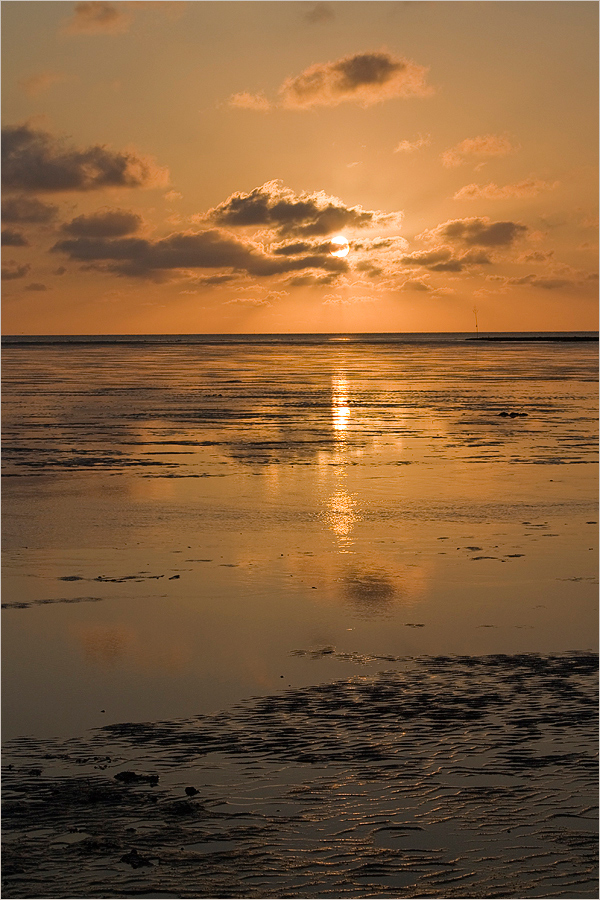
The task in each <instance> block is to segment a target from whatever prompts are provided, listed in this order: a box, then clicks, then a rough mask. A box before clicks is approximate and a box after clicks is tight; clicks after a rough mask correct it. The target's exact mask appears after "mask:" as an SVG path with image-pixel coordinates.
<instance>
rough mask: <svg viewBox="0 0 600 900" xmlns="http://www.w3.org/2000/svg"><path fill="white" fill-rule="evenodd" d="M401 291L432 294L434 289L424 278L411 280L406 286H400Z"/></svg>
mask: <svg viewBox="0 0 600 900" xmlns="http://www.w3.org/2000/svg"><path fill="white" fill-rule="evenodd" d="M400 290H401V291H421V292H427V293H429V292H431V291H433V287H432V286H431V285H430V284H429V282H427V281H425V280H424V279H422V278H409V279H408V281H405V282H404V284H402V285H401V286H400Z"/></svg>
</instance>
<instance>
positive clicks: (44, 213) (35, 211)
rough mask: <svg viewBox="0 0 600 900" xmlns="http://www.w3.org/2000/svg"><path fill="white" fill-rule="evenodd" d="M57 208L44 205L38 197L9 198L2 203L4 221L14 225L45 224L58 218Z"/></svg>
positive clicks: (47, 204)
mask: <svg viewBox="0 0 600 900" xmlns="http://www.w3.org/2000/svg"><path fill="white" fill-rule="evenodd" d="M57 213H58V207H57V206H51V205H50V204H49V203H42V201H41V200H38V199H37V197H25V196H22V195H21V196H16V197H7V198H6V199H5V200H3V201H2V221H3V222H11V223H13V224H16V223H19V224H22V225H26V224H39V225H41V224H45V223H46V222H51V221H52V219H54V218H56V214H57Z"/></svg>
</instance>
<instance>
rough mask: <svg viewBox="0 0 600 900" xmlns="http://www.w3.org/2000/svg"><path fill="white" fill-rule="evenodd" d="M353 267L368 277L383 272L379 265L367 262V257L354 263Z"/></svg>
mask: <svg viewBox="0 0 600 900" xmlns="http://www.w3.org/2000/svg"><path fill="white" fill-rule="evenodd" d="M354 268H355V269H356V271H357V272H364V273H365V275H366V276H367V277H368V278H378V277H379V276H380V275H383V274H385V273H384V270H383V269H382V268H381V267H380V266H376V265H374V264H373V263H372V262H369V260H368V259H362V260H360V262H357V263H356V265H355V266H354Z"/></svg>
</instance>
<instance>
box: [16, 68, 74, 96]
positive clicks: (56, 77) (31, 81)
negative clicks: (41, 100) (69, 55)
mask: <svg viewBox="0 0 600 900" xmlns="http://www.w3.org/2000/svg"><path fill="white" fill-rule="evenodd" d="M66 80H67V76H66V75H65V74H64V72H50V71H47V72H36V74H35V75H30V76H29V78H22V79H21V80H20V81H19V87H21V88H23V90H24V91H25V93H26V94H27V96H28V97H39V95H40V94H43V93H45V92H46V91H47V90H49V89H50V88H51V87H52V85H54V84H60V83H61V82H63V81H66Z"/></svg>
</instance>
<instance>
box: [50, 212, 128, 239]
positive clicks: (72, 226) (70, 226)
mask: <svg viewBox="0 0 600 900" xmlns="http://www.w3.org/2000/svg"><path fill="white" fill-rule="evenodd" d="M142 221H143V220H142V217H141V216H139V215H138V214H137V213H134V212H131V211H128V210H125V209H100V210H98V211H97V212H95V213H92V214H91V215H89V216H77V218H75V219H72V220H71V221H70V222H66V223H65V224H64V225H63V226H62V231H64V232H66V233H67V234H72V235H75V237H92V238H93V237H99V238H102V237H108V238H112V237H124V236H125V235H128V234H135V233H136V232H137V231H139V230H140V228H141V227H142Z"/></svg>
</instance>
